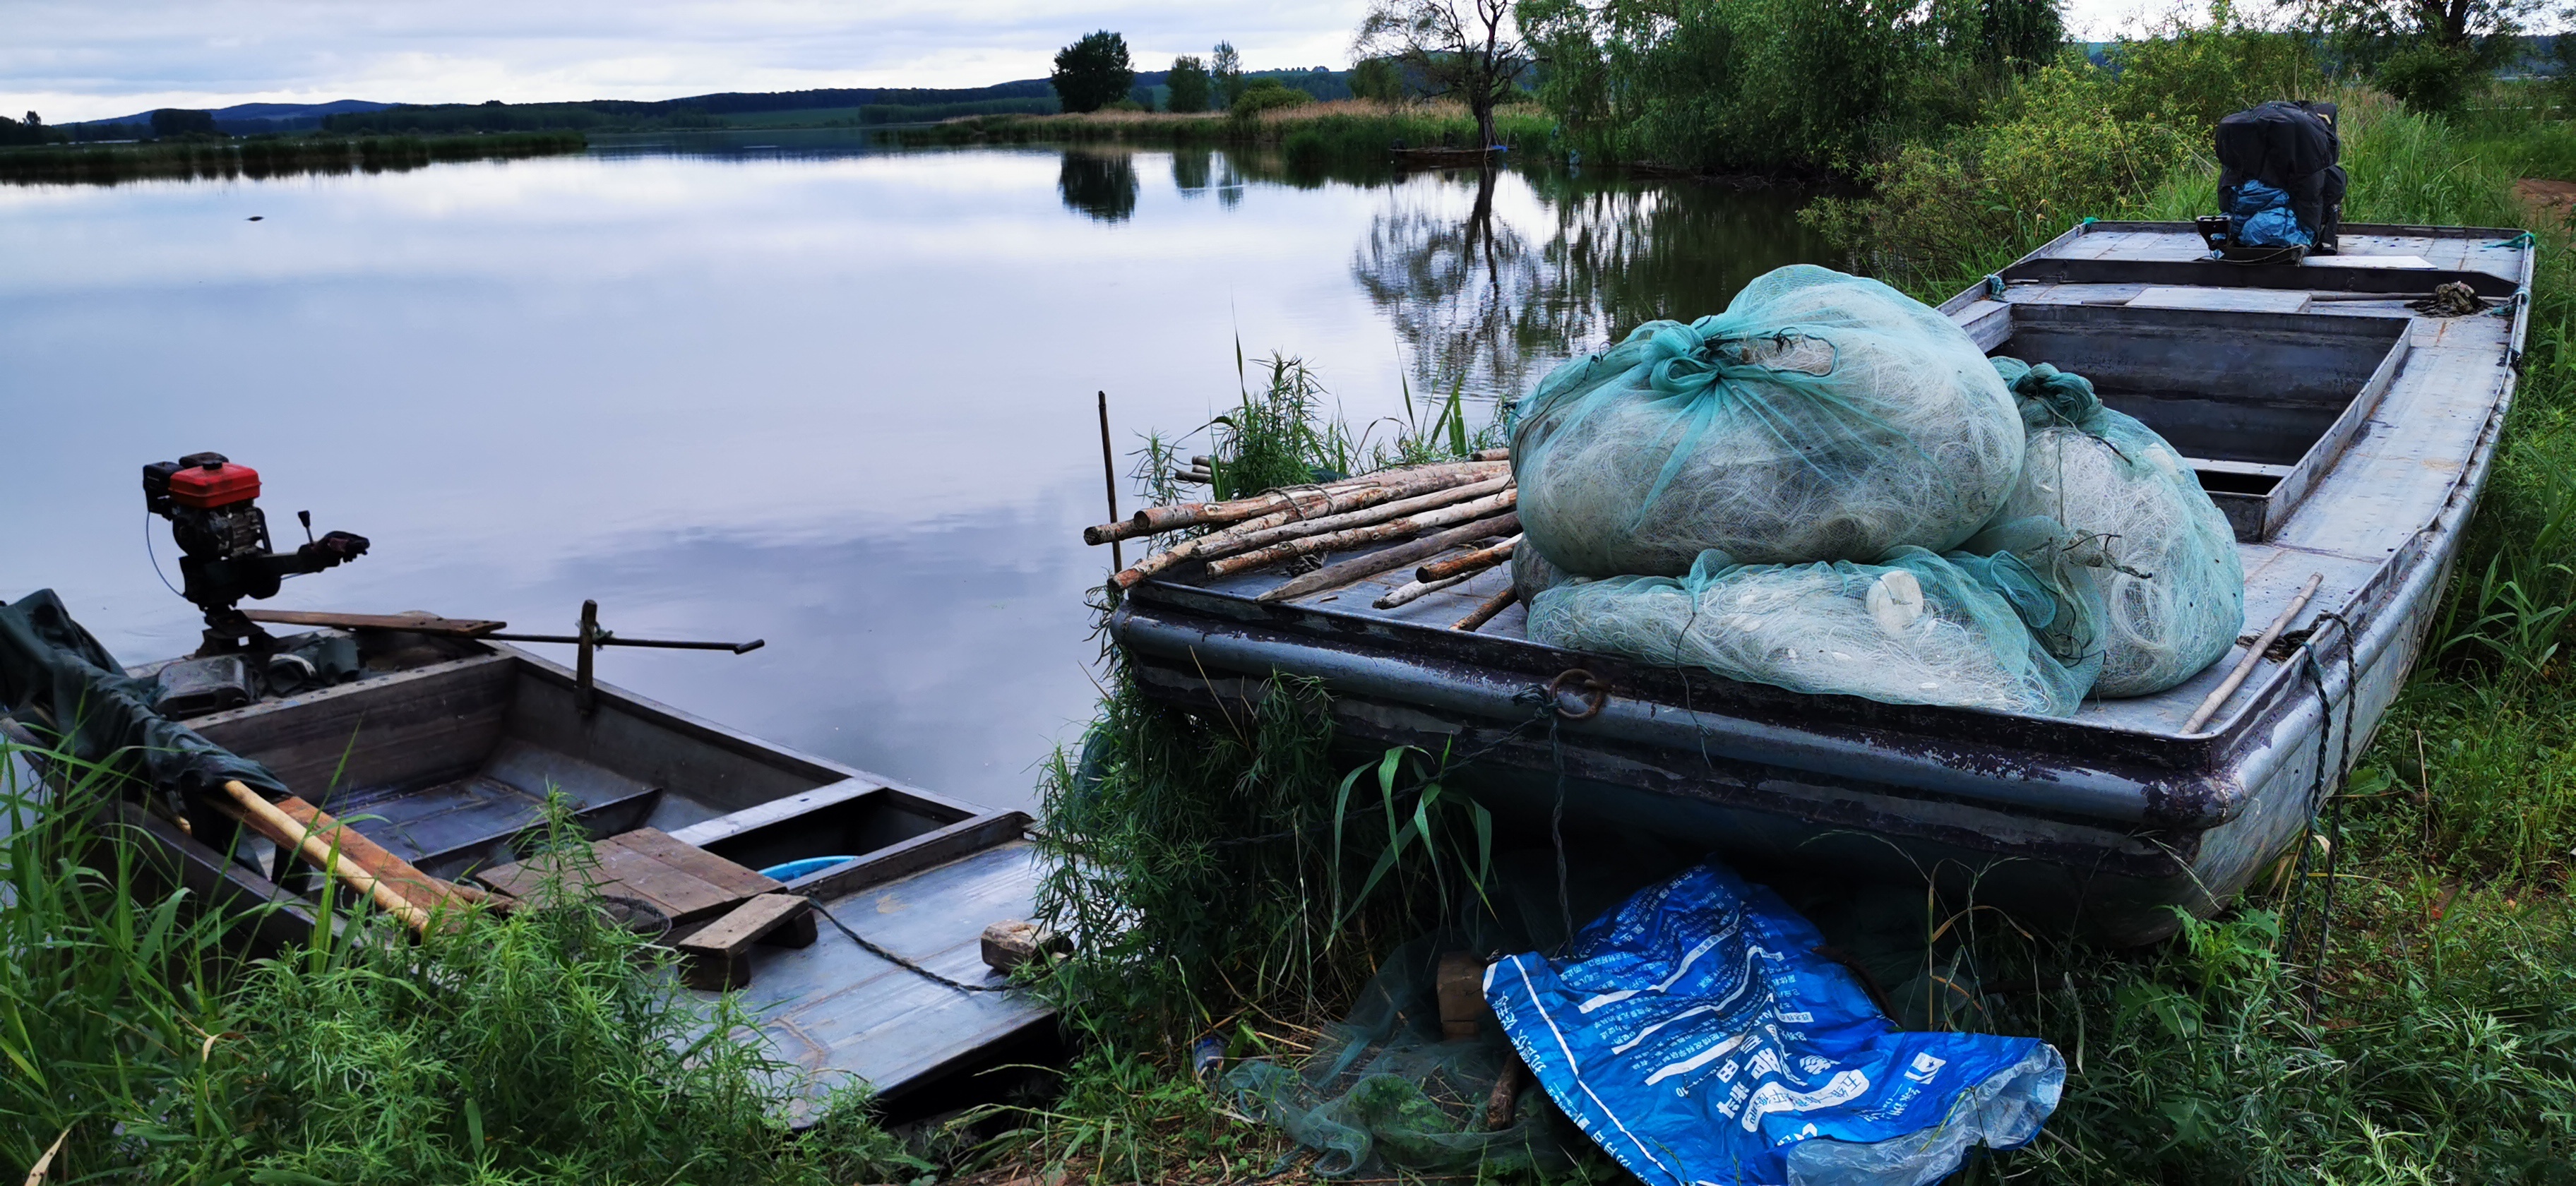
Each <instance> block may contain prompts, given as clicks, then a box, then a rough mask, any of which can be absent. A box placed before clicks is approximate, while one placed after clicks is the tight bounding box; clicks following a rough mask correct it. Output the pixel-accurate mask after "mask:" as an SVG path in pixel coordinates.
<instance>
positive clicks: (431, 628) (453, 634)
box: [242, 609, 509, 638]
mask: <svg viewBox="0 0 2576 1186" xmlns="http://www.w3.org/2000/svg"><path fill="white" fill-rule="evenodd" d="M242 616H243V617H245V618H249V619H250V620H251V621H254V622H269V623H273V624H275V625H280V626H333V627H338V628H341V629H346V630H402V631H408V632H410V633H412V634H436V635H440V636H443V637H447V638H481V637H483V636H484V635H486V634H490V633H492V632H493V631H495V630H498V629H500V628H502V627H504V626H507V625H509V623H508V622H493V621H486V620H484V619H481V618H441V617H437V616H435V615H432V616H428V617H412V616H410V615H407V614H342V613H332V612H329V611H323V610H301V609H246V610H243V611H242Z"/></svg>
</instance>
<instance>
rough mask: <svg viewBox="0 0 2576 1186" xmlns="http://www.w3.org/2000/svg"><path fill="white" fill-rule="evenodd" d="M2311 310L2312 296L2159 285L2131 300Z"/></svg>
mask: <svg viewBox="0 0 2576 1186" xmlns="http://www.w3.org/2000/svg"><path fill="white" fill-rule="evenodd" d="M2307 307H2308V294H2306V293H2304V292H2296V291H2292V290H2288V289H2272V288H2207V287H2199V286H2194V287H2179V286H2174V285H2156V286H2153V287H2150V288H2148V289H2147V290H2146V291H2145V292H2142V293H2139V294H2138V295H2136V296H2134V297H2131V298H2129V308H2132V309H2210V310H2215V311H2218V312H2222V313H2297V312H2300V311H2301V310H2304V309H2306V308H2307ZM1989 349H1991V347H1989Z"/></svg>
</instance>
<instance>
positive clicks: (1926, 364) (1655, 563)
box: [1512, 264, 2024, 577]
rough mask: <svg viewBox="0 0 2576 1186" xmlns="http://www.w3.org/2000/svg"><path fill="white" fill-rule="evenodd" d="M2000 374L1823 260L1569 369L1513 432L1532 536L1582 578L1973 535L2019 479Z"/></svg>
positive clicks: (1912, 312) (1517, 420)
mask: <svg viewBox="0 0 2576 1186" xmlns="http://www.w3.org/2000/svg"><path fill="white" fill-rule="evenodd" d="M2023 436H2024V434H2023V429H2022V425H2021V421H2020V417H2019V414H2018V412H2017V411H2016V410H2015V408H2014V405H2013V401H2012V398H2011V396H2010V395H2008V394H2007V393H2006V392H2005V390H2004V386H2003V383H2002V381H2001V380H2000V379H1999V378H1998V377H1997V375H1996V374H1995V371H1994V368H1993V367H1991V366H1989V365H1988V364H1987V363H1986V359H1985V355H1984V353H1983V352H1982V351H1980V350H1979V349H1978V348H1977V346H1976V344H1975V343H1974V342H1972V341H1970V340H1969V339H1968V336H1967V334H1966V333H1965V332H1963V331H1961V330H1960V329H1959V327H1958V326H1956V325H1954V324H1952V323H1951V321H1950V319H1949V318H1947V317H1944V316H1942V315H1941V314H1940V313H1939V312H1938V311H1936V310H1934V309H1932V308H1930V307H1928V306H1926V305H1924V304H1922V303H1921V302H1919V301H1916V300H1914V299H1913V298H1911V297H1908V296H1906V295H1904V294H1903V293H1900V292H1897V291H1896V290H1895V289H1892V288H1889V287H1888V286H1886V285H1884V284H1881V283H1879V282H1877V281H1875V280H1864V279H1861V278H1859V277H1854V276H1846V275H1844V274H1842V273H1840V272H1835V271H1831V270H1829V269H1826V268H1819V267H1814V266H1810V265H1805V264H1800V265H1797V266H1793V267H1787V268H1780V269H1777V270H1775V271H1772V272H1769V273H1766V274H1764V275H1763V276H1761V277H1759V278H1757V279H1755V280H1754V281H1753V283H1751V284H1749V285H1747V286H1745V288H1744V290H1743V291H1742V292H1740V293H1738V294H1737V295H1736V297H1735V299H1734V300H1733V301H1732V302H1730V303H1729V304H1728V305H1727V309H1726V312H1724V313H1722V314H1719V315H1717V316H1713V317H1703V318H1701V319H1699V320H1697V321H1694V322H1691V323H1689V324H1683V323H1681V322H1676V321H1657V322H1649V323H1647V324H1645V325H1642V326H1639V327H1638V328H1637V330H1636V331H1635V332H1634V333H1632V334H1630V335H1629V336H1628V338H1627V339H1626V340H1625V341H1623V342H1621V343H1619V344H1618V345H1616V346H1613V347H1612V348H1610V349H1609V350H1608V351H1606V352H1603V353H1601V354H1598V355H1593V356H1591V357H1588V358H1580V359H1576V360H1574V361H1572V362H1569V363H1567V364H1566V365H1564V366H1562V367H1559V368H1557V370H1555V371H1554V372H1552V373H1551V374H1549V375H1548V377H1547V378H1546V379H1545V380H1544V381H1543V382H1541V383H1540V385H1539V387H1538V390H1537V391H1536V392H1535V393H1533V394H1532V395H1531V396H1530V398H1529V399H1528V400H1526V401H1524V402H1523V403H1522V405H1521V406H1520V407H1519V408H1518V409H1517V410H1516V412H1515V414H1514V420H1513V425H1512V464H1513V472H1514V473H1515V474H1516V475H1517V477H1518V479H1519V484H1520V503H1519V511H1520V518H1521V526H1522V529H1523V530H1524V531H1525V532H1526V534H1527V537H1528V539H1529V541H1530V543H1531V544H1532V545H1534V546H1535V547H1537V548H1538V549H1539V550H1541V551H1543V552H1545V553H1546V558H1547V559H1548V560H1550V561H1552V562H1554V563H1555V564H1557V565H1559V566H1561V567H1562V568H1564V569H1565V570H1566V571H1567V572H1570V573H1574V574H1579V575H1584V576H1594V577H1609V576H1620V575H1633V574H1651V575H1658V576H1679V575H1681V574H1683V573H1685V572H1688V571H1689V570H1690V569H1691V567H1692V565H1693V564H1694V562H1695V561H1696V560H1697V558H1698V557H1699V555H1700V553H1702V552H1704V551H1707V550H1709V549H1712V548H1714V549H1717V550H1719V551H1722V552H1724V553H1726V554H1727V555H1728V556H1730V557H1732V558H1734V559H1735V560H1737V561H1739V562H1745V563H1786V564H1803V563H1807V562H1810V561H1819V560H1828V561H1830V560H1846V561H1869V560H1875V559H1876V558H1878V557H1880V556H1882V555H1885V554H1886V553H1887V552H1888V550H1889V549H1891V548H1895V547H1898V546H1900V545H1914V546H1919V547H1925V548H1929V549H1931V550H1933V551H1935V552H1939V551H1946V550H1948V549H1951V548H1955V547H1957V546H1958V545H1959V544H1960V543H1961V542H1962V541H1964V540H1966V539H1967V538H1968V537H1969V536H1970V535H1972V534H1974V533H1975V532H1976V531H1977V529H1978V527H1979V526H1980V525H1981V524H1983V523H1985V522H1986V521H1987V520H1988V519H1989V518H1990V517H1992V516H1993V514H1994V513H1995V511H1996V509H1997V508H1998V507H2000V506H2001V505H2002V504H2003V500H2004V495H2005V494H2006V493H2007V492H2008V491H2009V489H2010V488H2011V486H2012V483H2013V480H2014V478H2015V477H2016V476H2017V475H2019V474H2020V472H2021V460H2022V444H2023Z"/></svg>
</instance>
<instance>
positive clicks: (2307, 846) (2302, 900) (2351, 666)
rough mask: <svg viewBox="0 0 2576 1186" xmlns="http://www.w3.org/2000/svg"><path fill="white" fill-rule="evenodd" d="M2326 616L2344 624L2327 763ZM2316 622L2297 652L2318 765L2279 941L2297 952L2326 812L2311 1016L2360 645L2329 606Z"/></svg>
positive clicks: (2328, 915) (2339, 848) (2328, 916)
mask: <svg viewBox="0 0 2576 1186" xmlns="http://www.w3.org/2000/svg"><path fill="white" fill-rule="evenodd" d="M2329 621H2330V622H2333V623H2334V624H2335V625H2337V626H2341V627H2342V628H2343V639H2344V653H2343V664H2344V691H2343V703H2344V726H2343V738H2342V744H2340V745H2338V746H2335V747H2334V748H2335V755H2334V761H2333V763H2332V764H2331V765H2329V764H2328V762H2327V758H2326V751H2327V748H2328V746H2329V744H2330V743H2332V742H2333V741H2334V740H2335V738H2334V698H2333V695H2332V694H2331V693H2330V692H2328V691H2327V690H2326V671H2325V666H2324V665H2323V664H2321V663H2319V662H2318V661H2317V651H2316V648H2317V637H2316V631H2317V630H2318V629H2319V627H2320V626H2322V624H2323V623H2326V622H2329ZM2317 622H2318V625H2317V626H2311V627H2309V628H2308V629H2309V633H2308V637H2307V639H2306V641H2304V642H2303V643H2302V644H2301V645H2300V655H2301V657H2302V658H2303V659H2304V660H2305V661H2306V666H2307V671H2308V676H2309V678H2310V679H2311V680H2313V681H2314V682H2315V683H2316V686H2317V709H2318V712H2319V714H2320V716H2321V717H2322V719H2321V720H2320V721H2319V722H2318V725H2317V760H2316V769H2315V771H2314V773H2313V775H2312V777H2311V778H2310V780H2309V783H2308V822H2307V827H2306V828H2305V829H2303V830H2302V831H2301V832H2300V834H2299V851H2298V856H2297V858H2296V860H2295V861H2294V862H2293V863H2292V865H2291V872H2292V883H2291V884H2292V885H2293V886H2294V887H2295V889H2296V893H2297V895H2298V897H2297V899H2296V901H2295V902H2294V903H2293V904H2292V905H2291V908H2290V918H2289V922H2288V924H2287V925H2286V926H2284V927H2283V928H2282V940H2283V943H2284V945H2285V948H2286V950H2285V952H2284V954H2285V955H2286V956H2287V957H2288V958H2289V959H2290V960H2292V961H2296V960H2297V959H2298V957H2299V939H2300V935H2301V932H2302V931H2304V930H2305V929H2306V924H2307V921H2308V892H2307V881H2308V865H2309V859H2310V858H2309V852H2310V851H2311V850H2312V849H2313V848H2314V847H2315V846H2314V845H2313V844H2311V843H2310V841H2311V840H2312V839H2313V838H2314V837H2315V836H2316V834H2317V818H2318V816H2319V815H2321V814H2322V815H2324V816H2325V817H2326V821H2325V822H2326V859H2325V878H2326V885H2325V890H2324V893H2323V899H2324V900H2323V901H2322V902H2320V903H2318V906H2317V910H2316V941H2315V951H2314V953H2313V956H2312V967H2311V968H2310V970H2309V973H2308V991H2307V1006H2308V1016H2309V1018H2310V1019H2311V1020H2313V1019H2314V1018H2315V1017H2316V1012H2317V1004H2318V999H2319V995H2320V993H2321V992H2322V990H2323V988H2324V984H2325V971H2326V949H2327V945H2328V942H2329V940H2330V939H2331V938H2332V937H2333V932H2334V891H2335V884H2334V882H2335V873H2336V868H2337V866H2338V865H2339V864H2340V860H2339V858H2340V857H2341V856H2342V854H2343V794H2342V784H2343V771H2344V767H2345V766H2346V765H2348V764H2350V762H2351V761H2352V741H2353V738H2352V734H2353V730H2354V728H2355V727H2356V726H2357V725H2358V724H2359V714H2358V713H2357V712H2356V711H2354V710H2355V707H2356V704H2357V698H2358V697H2359V695H2360V693H2361V674H2360V657H2359V655H2358V654H2357V651H2358V650H2359V647H2358V644H2357V641H2356V640H2355V639H2354V637H2353V632H2352V623H2351V622H2349V621H2347V620H2345V618H2344V616H2343V615H2341V614H2338V613H2334V612H2332V611H2320V612H2319V613H2318V614H2317Z"/></svg>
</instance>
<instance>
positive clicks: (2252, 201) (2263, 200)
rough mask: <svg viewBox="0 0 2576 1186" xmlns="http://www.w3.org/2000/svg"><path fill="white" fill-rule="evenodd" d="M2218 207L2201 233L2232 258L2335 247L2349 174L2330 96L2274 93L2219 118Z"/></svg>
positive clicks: (2286, 258) (2278, 256) (2268, 258)
mask: <svg viewBox="0 0 2576 1186" xmlns="http://www.w3.org/2000/svg"><path fill="white" fill-rule="evenodd" d="M2217 150H2218V206H2219V209H2220V210H2221V211H2223V213H2221V214H2217V215H2204V216H2202V217H2201V218H2200V219H2199V220H2198V227H2199V230H2200V234H2201V238H2202V239H2203V240H2204V241H2206V242H2207V243H2208V244H2209V246H2210V248H2211V250H2214V251H2216V252H2217V253H2218V255H2219V258H2221V259H2224V260H2228V261H2230V262H2232V263H2297V262H2299V260H2301V259H2303V258H2305V257H2307V256H2311V255H2332V254H2334V253H2335V236H2336V234H2337V232H2339V231H2340V230H2341V229H2342V227H2343V194H2344V187H2345V185H2346V183H2347V181H2348V178H2347V177H2346V175H2345V174H2344V171H2343V166H2342V165H2340V164H2337V163H2336V159H2337V158H2338V157H2340V156H2341V155H2342V151H2343V141H2342V139H2341V138H2340V137H2339V136H2338V135H2337V134H2336V132H2335V105H2334V104H2332V103H2310V102H2290V101H2286V100H2275V101H2273V102H2270V103H2265V104H2263V105H2261V106H2259V107H2255V108H2252V109H2249V110H2245V111H2239V112H2237V113H2236V114H2234V115H2231V116H2228V117H2227V118H2225V119H2222V120H2220V121H2218V134H2217Z"/></svg>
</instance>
